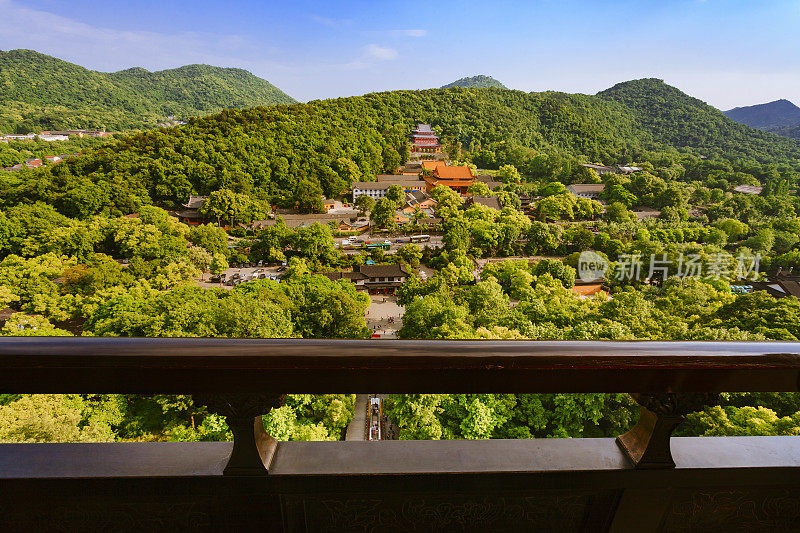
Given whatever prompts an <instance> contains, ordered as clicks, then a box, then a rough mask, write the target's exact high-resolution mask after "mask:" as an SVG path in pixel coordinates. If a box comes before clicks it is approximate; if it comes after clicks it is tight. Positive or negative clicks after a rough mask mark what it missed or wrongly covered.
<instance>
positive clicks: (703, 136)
mask: <svg viewBox="0 0 800 533" xmlns="http://www.w3.org/2000/svg"><path fill="white" fill-rule="evenodd" d="M597 96H598V97H600V98H601V99H603V100H610V101H614V102H618V103H620V104H622V105H623V106H624V107H625V111H624V113H625V114H626V115H627V116H628V117H631V118H633V119H634V120H635V121H636V124H637V128H636V129H638V130H639V131H641V132H643V133H645V136H644V137H643V140H646V139H647V138H648V137H649V138H650V139H651V142H654V146H656V145H657V144H655V143H658V144H661V145H662V146H663V145H669V146H673V147H675V148H679V149H691V150H692V151H695V152H696V153H699V154H701V155H705V156H707V157H712V156H715V155H718V154H726V156H727V157H741V158H744V159H762V158H764V157H771V158H776V159H778V158H779V159H781V160H784V161H785V160H792V159H793V158H794V157H798V156H800V144H799V143H797V142H796V141H793V140H790V139H780V138H776V137H775V136H774V135H770V134H768V133H764V132H760V131H754V130H753V129H750V128H748V127H746V126H744V125H742V124H738V123H736V122H734V121H733V120H731V119H729V118H727V117H726V116H725V115H724V114H722V112H721V111H719V110H718V109H716V108H714V107H712V106H710V105H708V104H706V103H705V102H703V101H702V100H698V99H697V98H693V97H691V96H689V95H687V94H685V93H683V92H682V91H680V90H679V89H676V88H675V87H672V86H670V85H667V84H666V83H664V81H663V80H659V79H655V78H648V79H641V80H633V81H627V82H623V83H618V84H616V85H614V86H613V87H611V88H610V89H606V90H605V91H601V92H599V93H597ZM620 135H621V136H623V137H627V138H632V137H633V136H634V135H636V133H635V132H631V133H630V134H627V133H624V132H620ZM645 144H646V143H645ZM653 149H657V150H660V149H661V148H653ZM793 154H796V155H793Z"/></svg>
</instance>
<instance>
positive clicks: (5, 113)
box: [0, 50, 294, 131]
mask: <svg viewBox="0 0 800 533" xmlns="http://www.w3.org/2000/svg"><path fill="white" fill-rule="evenodd" d="M293 102H294V100H293V99H292V98H290V97H289V96H287V95H286V94H284V93H283V92H281V91H280V90H279V89H278V88H276V87H275V86H274V85H272V84H270V83H269V82H267V81H265V80H262V79H261V78H258V77H256V76H254V75H253V74H251V73H249V72H247V71H245V70H241V69H235V68H220V67H212V66H208V65H187V66H184V67H180V68H176V69H170V70H162V71H159V72H148V71H147V70H145V69H143V68H138V67H137V68H131V69H127V70H123V71H120V72H114V73H103V72H96V71H92V70H87V69H85V68H83V67H81V66H78V65H75V64H72V63H68V62H66V61H62V60H60V59H56V58H54V57H50V56H47V55H44V54H40V53H38V52H34V51H31V50H11V51H9V52H3V51H0V131H15V130H16V131H27V130H32V131H37V130H41V129H63V128H100V127H106V128H107V129H113V130H119V129H126V128H147V127H153V126H155V124H157V123H158V122H159V121H163V120H164V119H165V117H166V116H169V115H174V116H175V117H176V118H179V119H187V118H189V117H192V116H197V115H206V114H209V113H215V112H218V111H221V110H222V109H225V108H244V107H252V106H258V105H272V104H290V103H293Z"/></svg>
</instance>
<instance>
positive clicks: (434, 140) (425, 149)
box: [411, 124, 442, 154]
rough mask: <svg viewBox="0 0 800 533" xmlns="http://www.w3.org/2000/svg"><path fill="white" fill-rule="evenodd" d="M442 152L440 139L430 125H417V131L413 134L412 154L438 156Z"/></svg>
mask: <svg viewBox="0 0 800 533" xmlns="http://www.w3.org/2000/svg"><path fill="white" fill-rule="evenodd" d="M441 151H442V145H441V144H439V137H437V136H436V133H435V132H434V131H433V129H431V126H430V124H417V129H415V130H414V131H413V132H411V153H412V154H438V153H441Z"/></svg>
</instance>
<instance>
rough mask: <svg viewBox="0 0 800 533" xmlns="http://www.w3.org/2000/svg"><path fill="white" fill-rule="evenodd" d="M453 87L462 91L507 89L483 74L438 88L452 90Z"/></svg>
mask: <svg viewBox="0 0 800 533" xmlns="http://www.w3.org/2000/svg"><path fill="white" fill-rule="evenodd" d="M453 87H462V88H464V89H492V88H493V89H508V87H506V86H505V85H503V84H502V83H500V82H499V81H497V80H496V79H494V78H493V77H491V76H486V75H485V74H478V75H477V76H467V77H464V78H460V79H457V80H456V81H454V82H452V83H448V84H447V85H442V86H441V87H440V88H441V89H452V88H453Z"/></svg>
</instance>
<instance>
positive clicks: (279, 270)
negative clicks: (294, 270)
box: [278, 266, 286, 272]
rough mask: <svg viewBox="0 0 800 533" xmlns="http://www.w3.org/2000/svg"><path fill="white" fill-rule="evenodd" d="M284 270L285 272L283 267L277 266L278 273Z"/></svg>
mask: <svg viewBox="0 0 800 533" xmlns="http://www.w3.org/2000/svg"><path fill="white" fill-rule="evenodd" d="M284 270H286V267H285V266H279V267H278V272H283V271H284Z"/></svg>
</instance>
